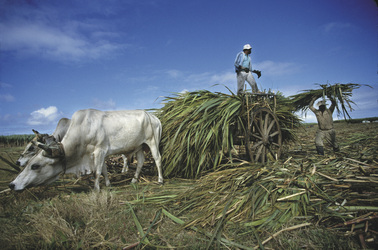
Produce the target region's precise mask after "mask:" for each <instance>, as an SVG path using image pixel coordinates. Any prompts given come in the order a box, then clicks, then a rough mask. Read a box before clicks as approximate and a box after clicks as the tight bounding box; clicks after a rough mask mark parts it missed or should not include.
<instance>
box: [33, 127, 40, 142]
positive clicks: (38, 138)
mask: <svg viewBox="0 0 378 250" xmlns="http://www.w3.org/2000/svg"><path fill="white" fill-rule="evenodd" d="M32 130H33V133H34V134H35V137H36V138H37V141H40V140H42V138H43V136H42V135H41V134H40V133H39V132H38V131H37V130H34V129H32Z"/></svg>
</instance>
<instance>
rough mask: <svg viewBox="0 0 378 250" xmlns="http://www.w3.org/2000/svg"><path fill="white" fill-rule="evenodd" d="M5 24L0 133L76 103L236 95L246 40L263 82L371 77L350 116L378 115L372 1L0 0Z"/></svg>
mask: <svg viewBox="0 0 378 250" xmlns="http://www.w3.org/2000/svg"><path fill="white" fill-rule="evenodd" d="M0 20H1V21H0V134H1V135H9V134H23V133H27V134H30V133H32V132H31V129H32V128H33V129H37V130H39V131H40V132H44V133H52V132H53V131H54V129H55V126H56V124H57V121H58V120H59V119H60V118H62V117H71V116H72V114H73V113H74V112H75V111H77V110H80V109H86V108H96V109H100V110H120V109H148V108H159V107H161V102H162V100H163V97H165V96H171V95H172V93H177V92H182V91H185V90H187V91H194V90H199V89H207V90H210V91H221V92H225V93H228V90H227V89H226V88H225V86H227V87H229V88H230V89H231V90H232V91H235V92H236V76H235V73H234V67H233V63H234V60H235V57H236V54H237V53H238V52H240V51H241V50H242V47H243V45H244V44H246V43H249V44H251V45H252V47H253V50H252V63H253V68H255V69H259V70H261V71H262V77H261V78H260V79H257V83H258V86H259V88H260V89H272V90H273V91H275V92H277V91H281V92H283V94H284V95H285V96H290V95H293V94H296V93H298V91H301V90H305V89H313V88H316V85H315V83H321V84H324V83H327V82H328V83H331V84H333V83H349V82H353V83H359V84H370V85H371V86H373V87H374V88H373V89H370V88H367V87H364V88H360V89H358V90H357V91H355V92H354V93H353V98H352V100H353V101H354V102H356V104H357V106H355V107H354V108H355V110H354V111H353V112H351V113H350V114H351V116H352V117H353V118H363V117H372V116H378V111H377V110H378V102H377V101H378V83H377V66H378V64H377V63H378V61H377V56H378V53H377V52H378V50H377V41H378V40H377V24H378V22H377V20H378V17H377V5H376V3H375V2H374V1H373V0H317V1H314V0H289V1H279V0H264V1H241V0H234V1H229V0H228V1H226V0H217V1H215V0H213V1H207V0H191V1H181V0H146V1H144V0H124V1H121V0H118V1H117V0H102V1H100V0H80V1H79V0H76V1H73V0H65V1H61V0H50V1H42V0H29V1H21V0H0ZM215 84H219V85H217V86H215V87H214V85H215ZM335 119H337V117H335ZM306 121H308V122H312V121H315V120H314V116H313V115H312V114H311V113H307V116H306Z"/></svg>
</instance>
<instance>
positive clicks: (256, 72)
mask: <svg viewBox="0 0 378 250" xmlns="http://www.w3.org/2000/svg"><path fill="white" fill-rule="evenodd" d="M252 72H253V73H255V74H256V75H257V78H260V77H261V71H260V70H256V69H255V70H252Z"/></svg>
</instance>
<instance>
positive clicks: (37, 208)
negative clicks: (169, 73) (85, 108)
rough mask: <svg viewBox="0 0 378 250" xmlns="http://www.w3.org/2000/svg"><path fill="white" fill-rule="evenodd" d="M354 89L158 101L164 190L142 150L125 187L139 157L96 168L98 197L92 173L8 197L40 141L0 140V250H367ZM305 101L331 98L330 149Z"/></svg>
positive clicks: (374, 142)
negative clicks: (31, 146) (29, 149)
mask: <svg viewBox="0 0 378 250" xmlns="http://www.w3.org/2000/svg"><path fill="white" fill-rule="evenodd" d="M360 87H364V88H370V86H368V85H359V84H354V83H349V84H324V85H316V86H315V88H314V89H310V90H304V91H302V92H300V93H299V94H296V95H293V96H290V97H285V96H283V95H282V93H279V92H278V93H273V92H271V91H265V92H263V93H258V94H252V93H243V94H235V93H233V92H232V91H230V90H228V89H225V91H224V93H221V92H215V93H214V92H210V91H207V90H198V91H194V92H185V93H177V94H172V95H171V96H168V97H165V99H164V100H163V107H162V108H161V109H157V110H151V111H149V112H151V113H153V114H154V116H156V117H157V118H158V119H159V121H160V122H161V127H162V133H161V140H160V145H159V151H160V154H161V166H162V172H163V176H164V183H163V184H162V183H161V181H160V179H159V178H158V175H159V173H158V170H157V167H156V165H157V164H156V159H155V157H153V155H152V154H153V152H148V151H146V152H144V154H145V158H146V159H145V161H144V164H143V167H142V169H141V173H140V176H139V180H138V181H137V182H136V183H134V179H133V178H134V174H135V172H136V171H137V165H138V160H137V159H139V158H138V157H132V156H131V155H130V156H127V163H128V165H129V170H128V171H127V172H125V171H123V168H124V165H125V157H124V156H123V155H120V154H115V155H111V156H108V157H106V160H105V164H106V167H107V177H108V178H109V181H110V186H107V185H106V178H107V177H104V176H101V177H100V190H99V191H97V192H96V190H94V188H93V187H94V185H95V182H96V180H95V177H94V175H93V174H87V175H80V176H78V177H77V176H75V175H73V174H69V173H65V171H64V173H61V174H60V178H59V179H58V180H56V181H55V182H52V183H51V184H49V185H35V187H30V188H25V189H24V190H22V191H15V190H12V189H14V184H13V185H12V183H13V182H12V181H13V180H15V179H16V177H17V176H18V175H20V173H21V172H22V171H23V169H24V167H21V166H19V165H17V164H16V162H17V161H18V159H19V158H20V156H21V155H22V154H23V152H24V150H25V146H26V145H27V144H28V143H29V142H30V141H32V140H43V139H38V135H39V134H37V133H36V135H24V136H19V137H5V136H3V137H0V173H1V180H0V200H1V208H0V210H1V213H0V214H1V222H0V245H1V246H2V249H377V246H378V118H377V117H367V118H366V119H352V118H351V114H352V113H353V107H354V105H358V103H357V104H355V103H354V102H353V100H352V99H353V98H352V94H353V91H356V90H357V89H358V88H360ZM315 99H323V100H325V99H327V100H331V101H332V105H331V107H333V108H334V110H335V112H336V113H337V114H338V118H339V119H338V120H335V121H333V129H332V130H334V131H335V134H336V135H335V137H336V140H335V141H332V142H331V144H332V145H329V144H327V143H324V146H323V145H320V144H316V143H318V142H315V141H316V138H317V136H318V133H319V131H318V130H319V128H318V126H319V125H318V124H316V123H304V122H303V121H302V120H301V119H300V118H299V116H298V112H311V111H312V110H313V109H314V108H313V107H311V103H314V100H315ZM332 111H333V110H332ZM336 113H335V114H336ZM35 129H37V130H38V128H35ZM40 132H41V133H42V132H43V131H40ZM68 133H69V132H68ZM33 138H35V139H33ZM41 138H42V137H41ZM333 139H334V138H333ZM327 140H328V139H327ZM325 141H326V140H325ZM63 142H64V141H63ZM336 142H337V144H336ZM34 143H35V142H34ZM37 143H41V142H37ZM36 145H37V144H36ZM39 145H40V144H39ZM319 145H320V146H319ZM40 148H42V147H40ZM39 150H42V151H43V150H44V149H43V148H42V149H39ZM43 153H44V152H43ZM27 166H28V165H27ZM25 168H27V167H25ZM10 183H11V184H10Z"/></svg>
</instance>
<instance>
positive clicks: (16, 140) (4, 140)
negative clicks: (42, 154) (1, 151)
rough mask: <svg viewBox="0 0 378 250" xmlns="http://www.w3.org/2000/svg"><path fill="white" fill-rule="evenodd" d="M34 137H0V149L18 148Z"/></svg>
mask: <svg viewBox="0 0 378 250" xmlns="http://www.w3.org/2000/svg"><path fill="white" fill-rule="evenodd" d="M33 138H34V135H32V134H30V135H7V136H5V135H0V147H20V146H24V145H26V144H27V143H28V142H30V141H31V140H32V139H33Z"/></svg>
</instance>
